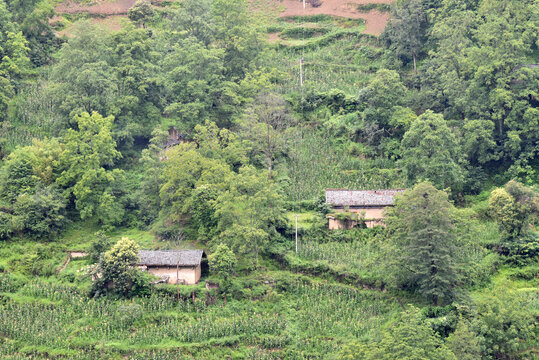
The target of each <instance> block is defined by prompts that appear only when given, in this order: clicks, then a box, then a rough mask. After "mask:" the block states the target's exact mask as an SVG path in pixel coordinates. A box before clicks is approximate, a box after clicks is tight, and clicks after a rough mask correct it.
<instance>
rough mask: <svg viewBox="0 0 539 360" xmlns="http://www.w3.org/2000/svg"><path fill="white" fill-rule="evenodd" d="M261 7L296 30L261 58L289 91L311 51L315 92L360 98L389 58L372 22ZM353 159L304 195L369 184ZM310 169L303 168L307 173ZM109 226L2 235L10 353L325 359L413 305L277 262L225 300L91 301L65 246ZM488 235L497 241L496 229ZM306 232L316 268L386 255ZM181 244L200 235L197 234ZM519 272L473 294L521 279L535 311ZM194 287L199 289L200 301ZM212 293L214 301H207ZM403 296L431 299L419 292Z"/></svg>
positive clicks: (363, 270)
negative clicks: (48, 237)
mask: <svg viewBox="0 0 539 360" xmlns="http://www.w3.org/2000/svg"><path fill="white" fill-rule="evenodd" d="M253 7H255V8H256V9H257V11H260V13H264V14H265V15H264V16H261V17H260V18H259V19H260V25H261V26H265V27H266V28H267V29H268V32H273V33H274V32H276V30H278V31H279V32H281V33H283V32H285V35H283V37H285V38H286V39H283V40H278V42H277V43H275V44H273V45H272V48H271V49H270V50H269V51H268V52H267V53H266V57H265V58H263V59H261V63H263V64H264V65H265V66H266V67H267V68H275V69H277V70H278V71H280V72H282V73H285V74H287V75H286V76H284V77H283V78H284V79H285V81H284V82H282V83H281V89H280V91H281V92H282V93H283V94H290V93H294V92H296V93H299V92H300V91H301V89H300V87H299V85H298V81H297V79H298V69H299V68H298V67H297V66H295V64H298V62H299V59H300V58H301V57H303V58H304V62H305V64H306V70H305V71H306V72H305V74H306V84H305V88H306V89H309V88H310V89H316V90H317V91H329V90H331V89H334V88H338V89H341V90H344V91H345V92H346V93H348V94H350V95H353V94H355V91H356V90H357V89H358V88H360V87H361V86H363V85H365V84H366V83H367V82H368V80H369V79H370V77H371V76H372V74H373V73H374V72H375V71H376V70H377V69H378V68H380V66H381V59H380V57H381V51H380V50H379V49H378V48H377V47H376V46H375V45H373V41H372V38H370V37H363V36H361V35H358V34H359V33H360V32H361V31H362V29H363V25H362V24H360V23H357V22H356V23H353V22H349V23H346V22H343V21H342V20H336V19H333V18H331V19H326V20H323V21H319V22H316V23H311V25H309V26H312V27H320V28H323V29H325V30H323V31H320V32H313V33H312V36H309V37H306V39H305V40H303V35H302V36H301V38H298V37H297V34H298V31H297V27H298V21H297V19H296V22H294V21H283V20H276V16H275V14H276V12H278V11H280V10H282V9H279V7H278V6H276V7H272V5H269V4H268V3H267V2H265V1H262V0H257V1H253ZM311 20H312V19H311ZM294 34H296V35H294ZM328 40H329V41H328ZM320 141H322V142H324V139H320ZM335 156H338V154H337V155H335ZM317 157H318V158H319V159H322V158H323V157H326V158H327V153H326V154H318V155H317V154H310V153H309V154H306V155H305V159H306V160H308V162H310V163H313V162H314V163H318V162H319V161H317V160H316V159H317ZM354 166H356V165H350V164H343V165H342V166H340V167H339V168H338V169H333V168H331V169H330V170H329V171H328V169H326V170H325V171H324V169H314V170H313V171H312V172H309V175H308V176H307V177H308V178H307V179H304V180H305V183H306V185H307V184H311V185H312V186H311V185H310V186H311V187H310V188H306V189H305V195H306V196H307V197H314V196H316V195H317V194H318V193H319V192H320V191H321V190H322V189H323V188H324V187H326V186H327V185H328V183H330V184H331V187H343V185H345V186H346V185H356V186H369V185H373V184H370V183H368V181H370V180H369V179H371V177H370V176H369V175H368V174H366V175H365V182H364V183H361V184H355V183H354V184H349V183H347V181H348V180H347V178H346V177H335V175H334V174H335V173H339V171H341V172H343V174H346V173H347V171H348V172H349V171H351V170H355V171H361V169H362V168H361V166H356V167H354ZM306 170H307V169H306V168H304V169H300V170H299V171H300V172H302V174H303V175H305V173H304V171H306ZM353 174H354V176H355V175H357V173H353ZM296 175H297V174H296ZM302 177H303V178H305V176H302ZM355 177H356V178H357V176H355ZM298 178H299V177H298ZM309 178H310V179H309ZM315 179H316V181H314V180H315ZM319 179H323V181H318V180H319ZM382 185H384V184H380V186H379V187H382ZM317 217H318V215H317V214H316V213H314V212H305V213H301V214H300V218H299V227H300V230H305V229H308V228H309V227H310V226H312V224H313V222H314V221H315V220H316V218H317ZM287 218H288V220H289V224H290V225H291V226H292V225H293V223H294V214H293V213H289V214H288V215H287ZM485 226H487V227H489V226H488V224H485ZM489 228H490V227H489ZM98 230H100V228H99V226H98V225H97V224H95V223H91V222H86V223H77V224H72V226H71V227H70V229H69V230H68V231H66V232H65V233H64V234H63V235H62V236H61V237H60V238H59V239H55V241H53V242H42V243H38V242H35V241H30V240H20V241H14V242H10V243H0V269H4V270H8V271H9V272H10V275H9V278H8V277H6V276H1V275H0V306H5V308H3V310H5V311H2V312H1V313H0V355H1V357H2V358H3V359H19V358H25V357H26V356H27V355H31V354H32V355H33V356H34V358H70V359H77V358H78V359H90V358H95V357H102V358H104V357H106V358H133V359H146V358H154V359H176V358H192V357H195V358H205V359H222V358H233V359H243V358H249V359H273V358H298V357H299V358H324V359H325V358H332V357H335V356H336V352H337V351H338V350H339V349H340V348H341V347H342V346H343V344H346V343H348V342H350V341H354V340H358V339H373V338H376V337H377V336H378V335H379V333H380V331H381V329H382V328H383V327H384V326H385V325H386V324H387V323H388V322H389V321H391V320H392V319H393V318H394V317H395V314H397V313H398V312H400V311H401V310H402V309H401V307H400V305H399V304H398V303H397V301H396V299H395V297H394V296H395V294H389V293H384V292H379V291H374V290H362V289H359V290H358V289H357V288H356V286H349V285H341V284H338V283H336V281H335V279H338V280H341V281H342V280H343V279H342V278H339V277H338V276H337V277H333V276H332V275H324V276H323V277H324V278H319V277H317V276H315V275H312V274H311V275H298V274H295V273H294V272H293V271H289V270H286V269H284V270H282V269H281V268H282V265H281V264H278V263H276V262H274V261H273V260H270V259H266V260H265V261H264V264H263V267H262V269H260V270H259V271H257V272H253V273H251V274H249V275H243V274H239V276H238V277H237V278H236V279H235V280H234V281H233V286H234V294H235V297H236V299H230V298H229V299H228V303H227V305H226V306H225V304H224V301H223V300H217V299H213V300H211V299H212V298H211V296H212V294H211V293H207V292H206V291H205V289H204V287H203V285H199V286H196V287H182V297H183V300H181V301H180V302H178V301H177V300H175V299H174V294H175V288H174V286H172V287H170V286H162V287H160V288H156V289H154V290H155V291H156V293H157V294H156V295H154V296H153V297H151V298H149V299H135V300H132V301H126V300H121V301H113V300H107V299H101V300H89V299H87V298H86V297H85V296H84V293H83V291H84V290H85V289H87V288H88V286H89V281H90V280H89V279H88V278H83V277H82V276H81V275H80V273H79V270H81V269H83V268H84V267H85V266H87V265H88V264H89V263H88V261H87V260H86V259H77V260H73V261H72V262H71V263H70V264H69V266H68V267H67V268H66V269H65V270H64V271H63V272H62V273H61V274H60V275H59V276H56V275H55V270H56V269H57V268H58V267H59V265H60V264H61V263H62V262H63V261H64V258H65V251H66V250H87V249H88V246H89V244H90V243H91V241H92V239H93V238H94V237H95V235H94V234H95V232H96V231H98ZM485 233H486V235H485V236H486V238H487V239H486V240H485V241H486V242H489V241H490V239H491V238H492V237H496V234H492V233H489V232H488V231H486V232H485ZM108 235H109V237H110V238H111V239H112V240H118V239H120V238H121V237H123V236H128V237H129V238H131V239H134V240H136V241H137V242H138V243H139V244H140V246H141V247H142V248H164V247H177V246H178V244H175V243H167V242H162V241H160V240H157V239H156V238H155V237H154V236H153V234H151V232H149V231H143V230H138V229H118V230H115V231H113V232H111V233H109V234H108ZM304 240H305V241H304V242H303V244H302V245H303V246H302V248H301V252H300V257H299V260H301V261H304V262H307V263H312V264H314V265H316V266H318V265H319V264H322V263H323V264H329V265H332V266H334V267H335V268H336V269H337V271H336V272H339V271H341V272H344V273H349V274H352V275H353V274H359V275H360V276H362V277H366V276H371V277H376V272H374V273H373V271H371V270H372V268H373V267H374V268H375V267H376V262H375V260H376V258H375V256H370V255H369V253H374V252H375V250H376V249H374V248H373V249H371V247H370V246H372V245H370V244H369V243H363V244H355V245H350V246H349V247H347V245H345V244H340V243H337V242H331V243H327V244H325V245H323V246H322V247H320V246H319V245H318V244H316V243H312V242H310V241H309V239H304ZM181 247H200V244H190V243H186V244H181ZM329 253H331V254H329ZM324 254H325V255H324ZM335 254H341V256H335ZM322 255H324V257H323V256H322ZM345 255H346V256H348V258H347V257H346V256H345ZM356 255H357V256H356ZM343 259H344V260H345V261H343ZM369 269H371V270H369ZM515 271H516V270H515V269H512V268H503V269H502V270H501V271H500V272H499V273H498V274H497V275H496V276H495V277H494V278H493V281H492V284H491V285H490V286H488V287H486V288H485V287H478V288H477V289H475V290H473V291H472V293H471V297H472V298H479V297H481V296H484V295H485V294H488V293H489V292H490V291H492V289H494V288H497V287H507V288H514V289H516V290H518V291H521V292H523V293H526V294H529V295H530V299H531V300H530V308H531V309H532V310H533V311H535V313H536V314H537V313H538V312H539V300H538V299H537V290H538V286H539V284H538V282H537V280H536V279H532V280H526V279H523V278H521V277H518V276H515ZM33 273H38V274H41V275H40V276H35V275H32V274H33ZM373 274H374V275H373ZM322 275H323V274H322ZM30 279H31V280H30ZM23 282H24V283H26V285H24V286H23V285H22V284H23ZM344 282H346V281H344ZM191 292H195V293H197V295H196V299H195V301H194V303H193V301H192V299H191V297H190V294H191ZM167 294H169V295H167ZM207 296H209V298H207ZM399 296H400V294H399ZM534 296H535V298H534ZM207 299H210V302H212V301H213V304H212V305H207V304H206V302H207ZM402 301H404V303H407V302H411V303H415V304H417V305H420V306H421V305H422V303H421V302H420V301H419V300H418V299H414V298H413V297H408V298H405V299H404V300H402ZM296 355H297V356H298V357H296Z"/></svg>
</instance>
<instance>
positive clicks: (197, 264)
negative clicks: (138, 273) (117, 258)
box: [138, 250, 205, 285]
mask: <svg viewBox="0 0 539 360" xmlns="http://www.w3.org/2000/svg"><path fill="white" fill-rule="evenodd" d="M138 255H139V258H140V261H139V264H138V265H139V268H140V269H141V270H144V271H148V272H149V273H150V274H154V275H156V276H159V277H160V278H164V279H166V280H167V282H168V283H169V284H176V283H178V282H179V283H180V284H184V285H194V284H196V283H198V281H199V280H200V276H201V274H202V267H201V262H202V257H203V256H205V254H204V251H202V250H155V251H154V250H141V251H139V254H138Z"/></svg>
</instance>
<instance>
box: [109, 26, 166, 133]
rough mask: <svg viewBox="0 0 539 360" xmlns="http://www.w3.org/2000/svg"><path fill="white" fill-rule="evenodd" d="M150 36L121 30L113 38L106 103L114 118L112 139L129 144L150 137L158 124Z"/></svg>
mask: <svg viewBox="0 0 539 360" xmlns="http://www.w3.org/2000/svg"><path fill="white" fill-rule="evenodd" d="M154 46H155V44H154V41H153V39H152V37H151V33H150V32H149V31H147V30H144V29H136V28H135V27H133V26H124V27H123V28H122V30H121V31H119V32H117V33H115V34H113V35H112V36H111V38H110V43H108V47H110V49H111V57H110V61H111V63H110V66H111V71H112V72H113V73H114V83H115V88H114V96H113V98H112V99H109V102H110V103H111V104H112V106H113V108H114V109H117V110H114V112H110V113H109V114H113V113H116V114H117V115H116V116H115V126H114V136H115V138H116V139H117V140H122V141H123V142H127V143H131V142H132V140H133V138H135V137H140V136H142V137H148V138H149V137H150V136H151V133H152V131H153V130H154V128H155V127H156V125H157V124H158V123H159V122H160V120H161V115H162V109H163V101H162V99H161V97H162V94H163V89H162V86H161V85H159V84H158V73H159V70H158V67H157V55H156V53H155V51H154Z"/></svg>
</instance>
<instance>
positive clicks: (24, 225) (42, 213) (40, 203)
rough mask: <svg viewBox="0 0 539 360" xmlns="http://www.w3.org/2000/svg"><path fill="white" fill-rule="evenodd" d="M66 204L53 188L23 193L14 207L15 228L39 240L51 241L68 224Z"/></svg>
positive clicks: (58, 192) (59, 193)
mask: <svg viewBox="0 0 539 360" xmlns="http://www.w3.org/2000/svg"><path fill="white" fill-rule="evenodd" d="M65 210H66V202H65V199H64V198H63V197H62V195H61V192H60V191H58V190H57V189H55V188H54V187H52V186H48V187H45V188H38V189H37V190H36V192H35V193H34V194H31V193H23V194H21V195H19V196H18V197H17V201H16V202H15V204H14V205H13V212H14V217H13V220H12V221H13V228H14V229H15V231H17V232H21V233H22V234H24V235H28V236H30V237H32V238H37V239H50V238H52V237H54V236H55V235H57V234H58V233H59V232H60V231H61V230H63V228H64V227H65V225H66V224H67V216H66V211H65Z"/></svg>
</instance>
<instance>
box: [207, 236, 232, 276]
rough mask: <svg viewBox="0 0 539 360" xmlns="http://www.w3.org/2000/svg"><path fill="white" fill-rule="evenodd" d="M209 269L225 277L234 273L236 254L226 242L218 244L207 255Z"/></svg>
mask: <svg viewBox="0 0 539 360" xmlns="http://www.w3.org/2000/svg"><path fill="white" fill-rule="evenodd" d="M208 264H209V265H210V270H211V271H212V272H214V273H215V274H217V275H219V276H221V277H222V278H223V279H225V282H226V281H227V279H228V278H229V277H230V276H231V275H233V274H234V269H235V267H236V255H234V253H233V252H232V250H230V248H229V247H228V246H227V245H226V244H219V245H217V248H216V249H215V251H214V252H213V253H212V254H210V255H208Z"/></svg>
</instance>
